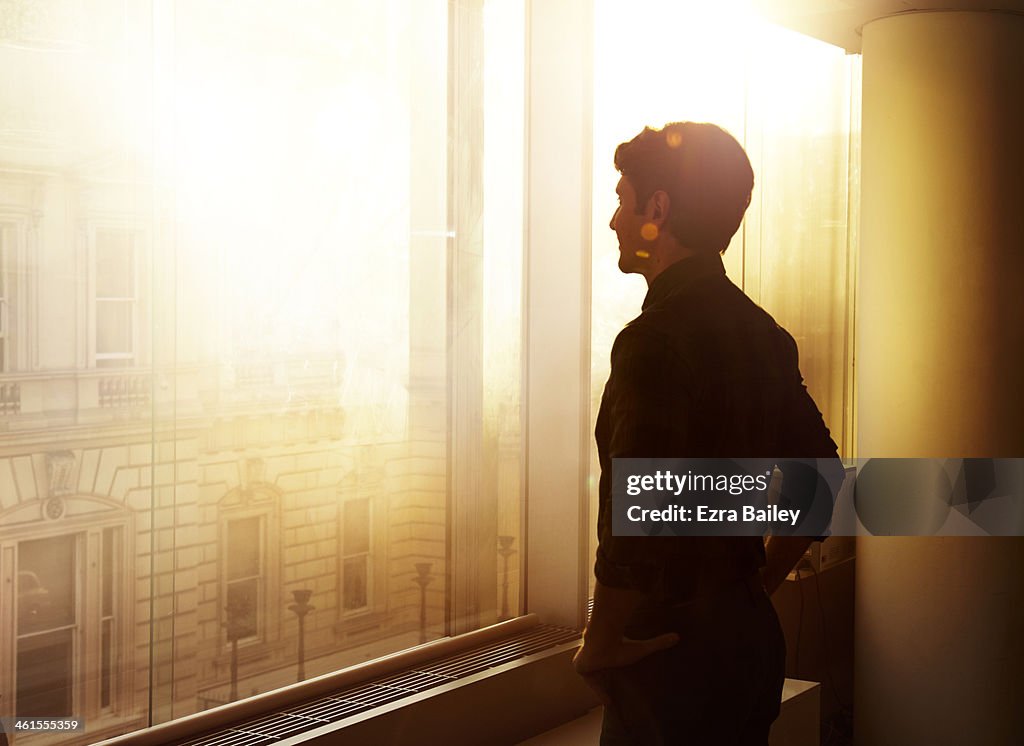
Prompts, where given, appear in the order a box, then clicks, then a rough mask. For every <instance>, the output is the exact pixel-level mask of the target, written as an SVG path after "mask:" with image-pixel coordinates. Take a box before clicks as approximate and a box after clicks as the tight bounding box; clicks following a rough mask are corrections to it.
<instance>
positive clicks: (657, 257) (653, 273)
mask: <svg viewBox="0 0 1024 746" xmlns="http://www.w3.org/2000/svg"><path fill="white" fill-rule="evenodd" d="M696 255H697V252H696V251H694V250H693V249H688V248H686V247H685V246H680V245H679V244H678V243H674V242H673V243H671V244H665V245H664V246H661V247H658V248H657V249H656V250H654V251H652V252H651V259H650V261H649V262H647V264H645V265H644V268H643V270H641V274H643V276H644V279H645V280H647V287H648V288H650V287H651V283H653V282H654V278H656V277H657V276H658V275H660V274H661V273H662V272H664V271H665V270H666V269H668V268H669V267H671V266H672V265H673V264H675V263H676V262H678V261H679V260H680V259H686V258H687V257H690V256H696Z"/></svg>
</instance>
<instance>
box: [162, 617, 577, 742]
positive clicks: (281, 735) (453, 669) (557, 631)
mask: <svg viewBox="0 0 1024 746" xmlns="http://www.w3.org/2000/svg"><path fill="white" fill-rule="evenodd" d="M579 636H580V633H579V632H577V631H574V630H571V629H566V628H563V627H551V626H547V625H539V626H537V627H533V628H532V629H529V630H526V631H525V632H520V633H519V634H517V635H514V636H512V637H507V638H504V639H502V640H497V641H495V642H492V643H488V644H486V645H482V646H481V647H479V648H476V649H475V650H471V651H467V652H465V653H459V654H456V655H451V656H447V657H445V658H439V659H437V660H434V661H429V662H427V663H425V664H423V665H421V666H418V667H417V668H415V669H412V670H408V671H402V672H401V673H396V674H390V675H388V676H384V677H381V678H379V679H375V680H373V681H370V682H367V683H365V684H360V685H358V686H355V687H352V688H351V689H345V690H342V691H339V692H336V693H335V694H331V695H329V696H326V697H320V698H318V699H316V700H313V701H311V702H308V703H305V704H300V705H294V706H292V707H289V708H288V709H286V710H283V711H282V712H279V713H274V714H273V715H263V716H261V717H259V718H254V719H252V720H246V721H244V722H240V723H237V724H235V725H233V726H231V727H229V728H224V729H222V730H218V731H216V732H213V733H207V734H206V735H203V736H200V737H198V738H192V739H188V740H184V741H176V742H175V743H176V744H178V745H179V746H249V744H271V743H277V742H278V741H280V740H282V739H285V738H289V737H291V736H295V735H298V734H299V733H302V732H304V731H308V730H313V729H314V728H319V727H320V726H323V725H326V724H328V723H335V722H338V721H340V720H344V719H345V718H349V717H352V716H353V715H358V714H360V713H363V712H366V711H368V710H372V709H373V708H375V707H379V706H381V705H385V704H388V703H390V702H395V701H397V700H400V699H402V698H404V697H408V696H410V695H412V694H416V693H417V692H422V691H426V690H428V689H432V688H434V687H436V686H440V685H441V684H446V683H448V682H451V681H457V680H459V679H463V678H466V677H467V676H471V675H472V674H475V673H480V672H481V671H486V670H487V669H489V668H494V667H495V666H500V665H502V664H503V663H509V662H511V661H514V660H516V659H518V658H523V657H525V656H528V655H533V654H534V653H540V652H542V651H544V650H547V649H549V648H553V647H555V646H556V645H562V644H565V643H568V642H573V641H574V640H578V639H579Z"/></svg>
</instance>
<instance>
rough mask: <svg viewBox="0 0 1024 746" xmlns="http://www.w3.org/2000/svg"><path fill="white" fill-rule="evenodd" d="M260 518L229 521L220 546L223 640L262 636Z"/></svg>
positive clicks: (261, 541) (262, 586)
mask: <svg viewBox="0 0 1024 746" xmlns="http://www.w3.org/2000/svg"><path fill="white" fill-rule="evenodd" d="M264 525H265V524H264V520H263V516H259V515H256V516H248V517H245V518H229V519H228V521H227V525H226V527H225V542H224V550H225V551H224V594H223V596H222V597H223V598H224V599H225V604H224V613H225V614H226V615H227V618H226V625H225V630H226V632H227V640H228V642H231V641H232V640H238V641H239V642H242V641H245V640H253V639H257V638H260V637H262V635H263V625H264V622H263V614H262V612H261V610H262V609H263V605H264V598H265V589H264V579H265V577H266V573H265V569H266V568H265V555H266V551H265V541H264Z"/></svg>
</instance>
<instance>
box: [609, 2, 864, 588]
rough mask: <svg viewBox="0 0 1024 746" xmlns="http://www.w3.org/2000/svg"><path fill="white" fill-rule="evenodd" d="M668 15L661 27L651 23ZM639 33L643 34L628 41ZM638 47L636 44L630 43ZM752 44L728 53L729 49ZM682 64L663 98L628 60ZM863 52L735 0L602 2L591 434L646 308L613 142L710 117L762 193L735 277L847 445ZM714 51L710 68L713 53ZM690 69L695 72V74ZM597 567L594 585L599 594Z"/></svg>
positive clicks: (735, 255)
mask: <svg viewBox="0 0 1024 746" xmlns="http://www.w3.org/2000/svg"><path fill="white" fill-rule="evenodd" d="M653 15H657V16H658V17H659V18H661V19H662V21H663V22H662V23H660V24H658V25H656V26H652V25H651V24H650V23H649V22H648V19H649V18H650V17H652V16H653ZM630 40H633V41H630ZM630 44H634V45H635V46H634V47H632V48H631V46H630ZM725 48H736V49H744V50H746V52H745V53H744V54H737V55H731V56H727V57H724V58H723V56H722V55H721V54H720V50H721V49H725ZM631 54H632V55H633V56H637V57H642V58H643V59H645V60H647V62H648V63H649V64H653V65H656V66H663V67H664V68H665V69H673V70H680V71H683V72H682V73H681V74H680V75H677V76H675V77H674V78H673V85H672V90H671V92H670V93H669V94H666V93H665V91H664V89H663V86H662V85H661V82H660V81H656V80H654V79H651V80H649V81H647V80H643V79H638V78H637V77H636V76H635V74H634V73H633V71H632V70H631V68H630V67H629V66H628V65H623V64H622V63H621V60H622V59H623V58H624V57H625V58H629V57H630V55H631ZM855 58H856V56H855V55H846V54H845V53H844V51H843V50H842V49H839V48H837V47H832V46H830V45H828V44H825V43H823V42H819V41H816V40H813V39H810V38H808V37H805V36H802V35H800V34H797V33H795V32H790V31H786V30H783V29H781V28H779V27H776V26H773V25H771V24H768V23H765V22H763V21H761V20H760V19H757V18H754V17H743V16H742V15H738V14H737V13H736V9H735V8H730V7H728V6H727V4H722V6H721V7H717V6H715V5H714V4H709V3H703V2H695V1H694V0H680V1H679V2H676V3H672V4H671V7H670V6H669V4H666V3H663V2H660V1H659V0H637V1H636V2H633V3H629V4H625V3H617V2H613V1H612V0H598V2H596V3H595V40H594V60H595V63H594V162H593V174H594V194H593V205H594V215H593V225H592V230H593V237H594V238H593V251H592V256H593V267H592V281H593V288H592V292H593V296H592V297H593V302H592V306H591V308H592V318H591V330H592V334H591V378H590V380H591V430H592V431H593V427H594V426H595V425H596V418H597V413H598V408H599V406H600V401H601V395H602V392H603V390H604V385H605V382H606V381H607V380H608V373H609V365H610V363H609V355H610V352H611V347H612V343H613V341H614V339H615V337H616V335H617V334H618V333H619V331H621V329H622V328H623V326H624V325H625V324H626V323H627V322H628V321H630V320H631V319H632V318H634V317H635V316H636V315H637V314H638V313H639V312H640V307H641V303H642V301H643V299H644V295H645V293H646V292H647V285H646V283H645V281H644V279H643V278H642V277H641V276H640V275H629V276H624V275H622V273H621V272H619V271H618V268H617V259H618V245H617V241H616V239H615V234H614V233H613V232H612V231H611V230H609V225H608V224H609V220H610V218H611V216H612V213H613V211H614V210H615V202H616V199H615V185H616V183H617V181H618V179H619V174H618V173H617V172H616V170H615V168H614V165H613V155H614V152H615V148H616V146H617V145H618V144H619V143H621V142H625V141H628V140H630V139H632V138H633V137H634V136H635V135H636V134H638V133H639V132H640V130H641V129H643V127H645V126H648V125H649V126H652V127H661V126H663V125H664V124H666V123H668V122H673V121H686V120H690V121H709V122H713V123H715V124H718V125H719V126H722V127H724V128H725V129H726V130H728V131H729V132H730V133H731V134H732V135H733V136H734V137H736V138H737V139H738V140H739V141H740V143H741V144H742V145H743V146H744V148H745V149H746V150H747V154H748V156H749V158H750V160H751V163H752V164H753V167H754V192H753V195H752V201H751V205H750V207H749V208H748V210H747V213H746V216H745V221H746V222H745V226H741V228H740V230H739V231H737V234H736V235H735V236H734V237H733V240H732V242H731V243H730V245H729V247H728V249H727V250H726V252H725V254H724V255H723V262H724V264H725V267H726V271H727V273H728V275H729V278H730V279H731V280H732V281H733V282H734V283H735V284H736V285H738V286H739V287H741V288H742V289H743V291H744V292H745V293H746V294H747V295H749V296H750V297H751V298H753V299H754V300H755V301H756V302H758V303H759V304H760V305H761V306H762V307H764V308H765V309H766V310H767V311H768V312H769V313H771V314H772V315H773V316H774V317H775V319H776V320H777V321H778V322H779V323H780V324H782V325H783V326H785V327H786V328H787V329H788V330H789V331H790V332H791V333H792V334H793V336H794V337H795V339H796V340H797V343H798V345H799V347H800V366H801V372H802V373H803V375H804V378H805V380H806V383H807V386H808V389H809V390H810V392H811V394H812V396H813V397H814V399H815V401H816V403H817V404H818V406H819V408H820V409H821V410H822V413H823V414H824V416H825V420H826V423H827V424H828V425H829V427H830V428H831V430H832V435H833V438H834V439H835V441H836V443H837V444H838V445H839V446H840V450H841V451H843V445H844V438H843V435H844V430H845V429H846V427H847V425H848V423H847V421H846V417H845V411H846V407H847V406H848V405H849V401H850V399H849V392H848V391H847V389H846V386H847V384H846V381H847V379H848V378H850V376H848V375H847V372H848V365H849V364H850V362H849V359H848V356H847V349H848V341H849V337H848V336H847V332H848V329H847V324H848V323H849V322H848V319H849V318H851V317H852V314H850V313H847V310H848V309H849V304H850V302H851V301H852V298H850V297H849V295H848V293H847V282H848V278H847V276H846V267H847V262H848V261H850V256H851V254H850V252H851V251H852V250H853V247H855V244H856V220H855V219H854V220H848V216H850V215H853V216H856V215H857V205H856V201H857V193H856V190H854V189H851V184H852V183H853V182H854V180H855V178H856V173H855V170H856V166H855V165H851V163H853V162H854V161H855V158H851V157H850V153H851V149H855V148H856V147H857V145H856V143H857V141H858V139H859V132H858V130H857V125H856V116H853V112H852V111H851V103H852V102H856V101H857V100H858V99H859V95H860V93H859V91H860V88H859V86H860V79H859V76H858V74H857V70H858V68H857V63H856V62H855ZM709 59H714V60H716V64H715V65H714V66H713V69H709V68H708V66H707V60H709ZM687 71H690V73H692V74H688V73H687ZM591 445H592V447H591V458H590V472H591V478H590V518H591V524H592V530H591V546H590V554H591V556H594V555H595V553H596V550H597V531H596V522H597V511H598V477H599V474H600V468H599V466H598V460H597V449H596V447H594V444H593V443H592V444H591ZM593 582H594V579H593V576H592V575H591V588H593Z"/></svg>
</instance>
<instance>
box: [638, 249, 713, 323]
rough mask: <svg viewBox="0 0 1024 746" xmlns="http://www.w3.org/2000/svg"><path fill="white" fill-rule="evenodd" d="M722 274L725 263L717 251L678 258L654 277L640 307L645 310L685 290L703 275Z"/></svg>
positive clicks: (703, 276)
mask: <svg viewBox="0 0 1024 746" xmlns="http://www.w3.org/2000/svg"><path fill="white" fill-rule="evenodd" d="M724 274H725V265H724V264H722V255H721V254H719V253H718V252H709V253H702V254H696V255H694V256H688V257H686V258H684V259H680V260H679V261H678V262H676V263H675V264H672V265H670V266H668V267H666V268H665V269H664V270H662V272H661V274H660V275H658V276H657V277H655V278H654V282H652V283H651V286H650V288H648V290H647V297H645V298H644V303H643V306H641V308H642V309H643V310H645V311H646V310H647V308H648V307H649V306H653V305H656V304H658V303H661V302H663V301H665V300H667V299H668V298H671V297H672V296H673V295H677V294H678V293H681V292H685V291H686V290H687V288H689V287H691V286H692V285H693V284H694V283H696V282H698V281H699V280H701V279H703V278H705V277H710V276H713V275H724Z"/></svg>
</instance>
